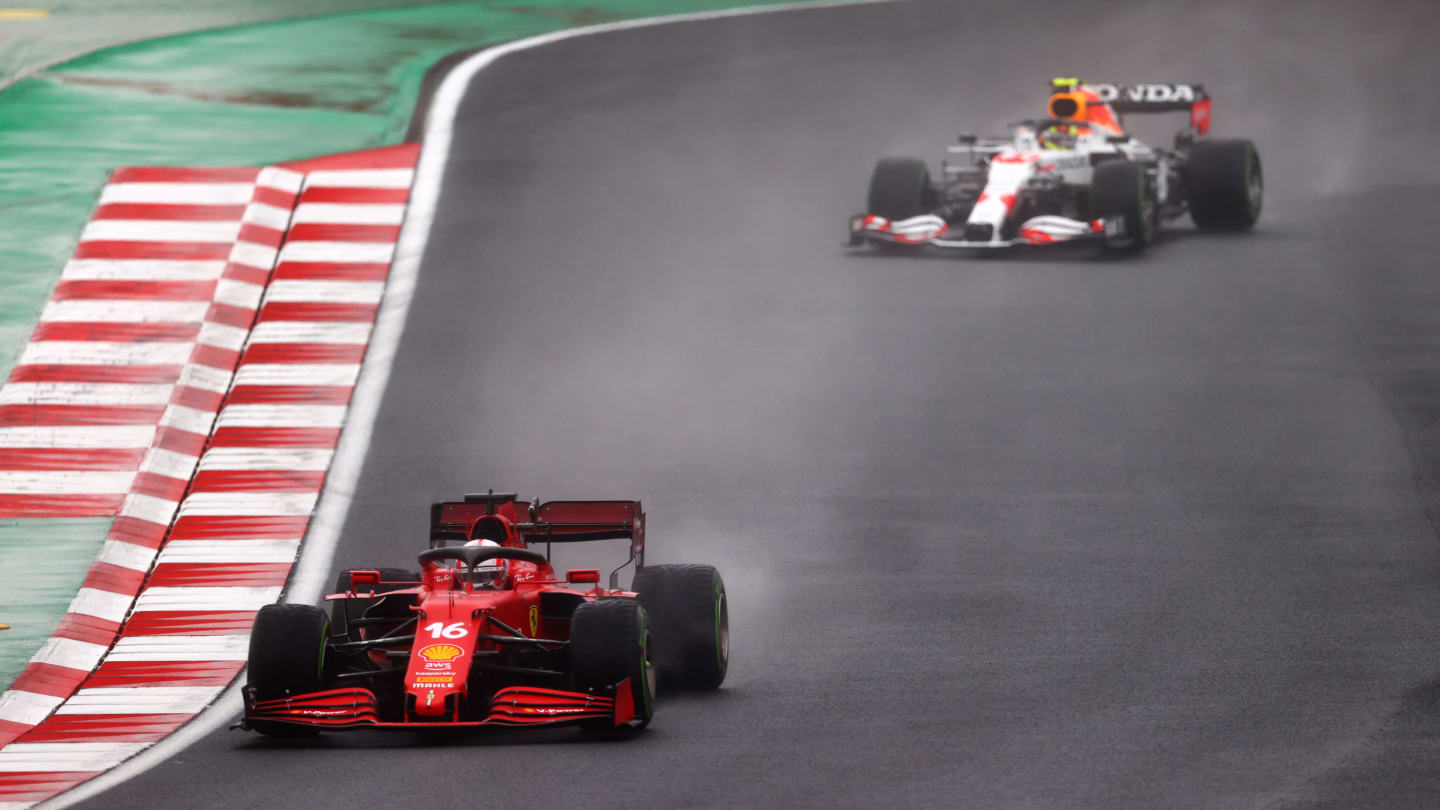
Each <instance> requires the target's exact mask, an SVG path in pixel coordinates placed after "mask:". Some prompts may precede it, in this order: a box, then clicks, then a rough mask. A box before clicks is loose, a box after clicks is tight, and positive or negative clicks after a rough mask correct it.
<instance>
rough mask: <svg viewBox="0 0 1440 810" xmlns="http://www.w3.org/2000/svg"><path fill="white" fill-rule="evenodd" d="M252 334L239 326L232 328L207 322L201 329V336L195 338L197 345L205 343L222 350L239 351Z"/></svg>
mask: <svg viewBox="0 0 1440 810" xmlns="http://www.w3.org/2000/svg"><path fill="white" fill-rule="evenodd" d="M249 334H250V332H249V330H247V329H242V328H240V327H238V326H230V325H228V324H223V323H215V322H214V321H206V322H205V325H204V326H202V327H200V334H199V336H197V337H196V338H195V342H196V343H204V344H205V345H207V346H219V347H220V348H222V349H229V350H231V351H239V350H240V347H242V346H244V345H245V338H246V336H248V335H249Z"/></svg>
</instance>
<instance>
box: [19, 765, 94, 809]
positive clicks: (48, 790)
mask: <svg viewBox="0 0 1440 810" xmlns="http://www.w3.org/2000/svg"><path fill="white" fill-rule="evenodd" d="M99 775H100V771H14V772H11V773H0V800H3V801H7V802H38V801H43V800H45V799H48V798H50V797H51V796H54V795H55V794H57V793H62V792H64V791H67V790H69V789H70V788H72V787H75V786H76V785H78V784H80V783H81V782H84V781H87V780H90V779H94V778H95V777H97V776H99Z"/></svg>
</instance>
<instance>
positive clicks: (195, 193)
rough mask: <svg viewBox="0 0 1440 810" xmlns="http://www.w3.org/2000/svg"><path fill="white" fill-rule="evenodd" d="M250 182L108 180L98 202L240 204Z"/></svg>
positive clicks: (249, 189) (246, 197)
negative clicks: (124, 181) (136, 181)
mask: <svg viewBox="0 0 1440 810" xmlns="http://www.w3.org/2000/svg"><path fill="white" fill-rule="evenodd" d="M254 192H255V187H254V186H253V185H251V184H250V183H111V184H109V185H107V186H106V187H105V188H104V189H103V190H101V192H100V204H101V205H107V204H109V203H180V204H184V203H190V204H192V205H240V204H242V203H248V202H250V198H251V197H252V196H254Z"/></svg>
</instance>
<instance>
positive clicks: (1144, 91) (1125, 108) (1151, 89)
mask: <svg viewBox="0 0 1440 810" xmlns="http://www.w3.org/2000/svg"><path fill="white" fill-rule="evenodd" d="M1086 86H1087V87H1089V88H1090V89H1091V90H1094V91H1095V93H1096V94H1097V95H1098V96H1099V97H1100V101H1102V102H1104V103H1105V104H1109V105H1110V109H1112V110H1114V111H1115V112H1117V113H1120V114H1122V115H1123V114H1125V113H1162V112H1188V113H1190V125H1191V126H1192V127H1194V128H1195V134H1196V135H1208V134H1209V132H1210V95H1209V94H1208V93H1206V92H1205V88H1204V87H1203V86H1202V85H1198V84H1183V83H1182V84H1089V83H1087V84H1086Z"/></svg>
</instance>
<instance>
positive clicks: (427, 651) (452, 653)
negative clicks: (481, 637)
mask: <svg viewBox="0 0 1440 810" xmlns="http://www.w3.org/2000/svg"><path fill="white" fill-rule="evenodd" d="M464 654H465V651H464V650H462V649H460V648H459V647H456V646H455V645H454V644H431V645H430V646H429V647H421V648H420V657H421V658H424V659H425V660H426V661H454V660H455V659H456V658H459V657H460V656H462V655H464Z"/></svg>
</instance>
